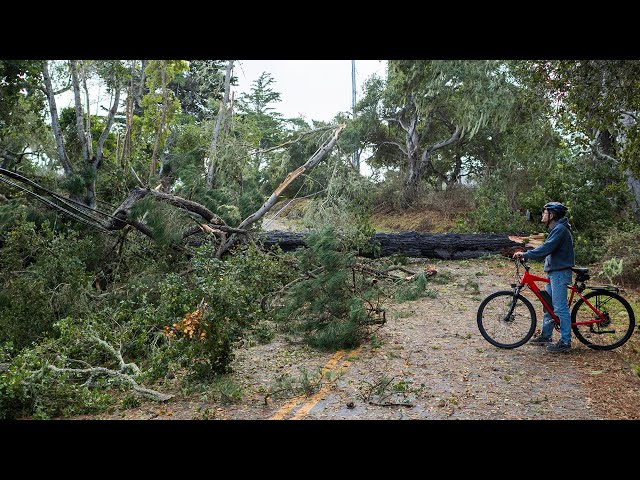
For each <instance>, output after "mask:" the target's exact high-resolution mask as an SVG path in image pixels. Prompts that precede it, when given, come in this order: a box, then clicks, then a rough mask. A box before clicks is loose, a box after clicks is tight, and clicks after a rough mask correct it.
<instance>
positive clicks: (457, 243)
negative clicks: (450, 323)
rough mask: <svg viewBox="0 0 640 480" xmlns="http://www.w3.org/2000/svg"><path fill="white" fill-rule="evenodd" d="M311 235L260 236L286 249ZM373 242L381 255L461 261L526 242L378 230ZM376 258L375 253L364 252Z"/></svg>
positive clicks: (497, 237)
mask: <svg viewBox="0 0 640 480" xmlns="http://www.w3.org/2000/svg"><path fill="white" fill-rule="evenodd" d="M307 237H308V234H305V233H295V232H281V231H277V230H273V231H270V232H264V233H261V234H260V235H259V236H258V239H259V240H260V241H261V242H263V243H264V245H265V247H271V246H273V245H276V244H277V245H280V248H281V249H282V250H283V251H291V250H295V249H297V248H301V247H304V246H306V238H307ZM372 241H377V242H379V243H380V256H382V257H388V256H390V255H404V256H407V257H421V258H439V259H444V260H460V259H467V258H479V257H482V256H485V255H496V254H503V255H508V256H511V255H512V254H513V252H514V251H516V250H518V249H520V250H522V249H524V248H525V246H524V244H522V243H519V242H516V241H513V240H511V239H510V238H509V235H507V234H472V233H465V234H462V233H436V234H430V233H418V232H394V233H376V234H375V235H374V236H373V238H372ZM363 256H365V257H372V256H373V255H372V254H363Z"/></svg>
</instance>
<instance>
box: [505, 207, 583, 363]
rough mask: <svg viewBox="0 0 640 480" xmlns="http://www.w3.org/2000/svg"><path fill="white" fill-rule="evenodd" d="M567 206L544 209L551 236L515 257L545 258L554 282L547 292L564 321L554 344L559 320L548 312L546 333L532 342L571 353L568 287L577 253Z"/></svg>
mask: <svg viewBox="0 0 640 480" xmlns="http://www.w3.org/2000/svg"><path fill="white" fill-rule="evenodd" d="M566 213H567V207H566V206H564V205H563V204H562V203H560V202H549V203H547V204H546V205H545V206H544V211H543V212H542V219H541V220H540V221H541V222H542V223H544V224H545V225H546V227H547V229H548V230H549V235H548V236H547V239H546V240H545V241H544V243H543V244H542V245H540V246H539V247H537V248H534V249H533V250H529V251H528V252H516V253H514V254H513V258H523V259H525V260H541V259H543V258H544V271H545V272H546V273H547V277H548V278H549V281H550V283H548V284H547V287H546V290H547V292H548V293H549V295H551V300H552V302H553V311H554V313H555V314H556V316H557V317H558V319H560V339H559V340H558V342H557V343H552V341H551V335H552V333H553V328H554V326H555V321H554V320H553V318H552V317H551V315H549V313H547V312H546V310H545V312H544V317H543V319H542V332H541V333H540V335H538V337H536V338H535V339H533V340H531V343H532V344H536V345H545V344H546V345H547V351H549V352H554V353H556V352H568V351H569V350H570V349H571V316H570V314H569V302H568V300H567V285H570V284H571V279H572V272H571V267H573V266H574V265H575V257H574V252H573V236H572V235H571V225H570V224H569V220H568V219H567V217H566V216H565V215H566Z"/></svg>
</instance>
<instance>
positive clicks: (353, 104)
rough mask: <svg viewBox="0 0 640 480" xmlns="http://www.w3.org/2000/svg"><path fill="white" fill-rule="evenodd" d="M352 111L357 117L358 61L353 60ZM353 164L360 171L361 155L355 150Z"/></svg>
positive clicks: (354, 116)
mask: <svg viewBox="0 0 640 480" xmlns="http://www.w3.org/2000/svg"><path fill="white" fill-rule="evenodd" d="M351 112H352V114H353V119H354V120H355V118H356V61H355V60H351ZM352 163H353V166H354V167H356V169H357V170H358V172H360V156H359V155H358V152H357V151H355V152H353V160H352Z"/></svg>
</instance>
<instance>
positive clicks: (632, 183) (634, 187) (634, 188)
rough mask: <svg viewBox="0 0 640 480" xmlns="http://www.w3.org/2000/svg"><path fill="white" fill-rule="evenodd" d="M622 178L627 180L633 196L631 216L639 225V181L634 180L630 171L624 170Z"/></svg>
mask: <svg viewBox="0 0 640 480" xmlns="http://www.w3.org/2000/svg"><path fill="white" fill-rule="evenodd" d="M624 176H625V178H626V179H627V186H628V187H629V191H630V192H631V194H632V195H633V199H632V200H631V209H632V210H633V215H634V217H635V219H636V222H638V223H640V180H638V179H636V178H635V177H634V176H633V174H632V173H631V171H630V170H625V171H624Z"/></svg>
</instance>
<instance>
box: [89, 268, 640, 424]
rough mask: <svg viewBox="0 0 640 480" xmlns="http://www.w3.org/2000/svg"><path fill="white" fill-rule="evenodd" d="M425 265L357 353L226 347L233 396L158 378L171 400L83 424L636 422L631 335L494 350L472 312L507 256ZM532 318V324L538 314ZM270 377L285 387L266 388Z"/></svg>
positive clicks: (639, 340) (507, 273) (505, 275)
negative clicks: (428, 276)
mask: <svg viewBox="0 0 640 480" xmlns="http://www.w3.org/2000/svg"><path fill="white" fill-rule="evenodd" d="M428 263H429V264H430V265H433V266H434V267H435V268H436V269H437V271H438V273H437V275H436V277H437V279H436V277H433V279H432V280H431V282H430V284H429V285H428V289H429V290H430V291H432V295H431V296H427V297H423V298H421V299H418V300H415V301H408V302H404V303H399V304H394V305H388V306H387V311H386V319H387V323H386V324H385V325H384V326H383V327H382V328H380V329H378V330H377V331H376V332H375V333H374V334H373V335H372V336H371V338H370V339H369V340H368V341H367V342H366V343H364V344H363V345H362V346H361V347H359V348H357V349H354V350H348V351H341V352H318V351H315V350H313V349H311V348H309V347H307V346H305V345H302V344H291V343H289V342H287V341H286V340H285V339H283V338H279V337H276V339H274V340H273V341H272V342H270V343H267V344H247V345H244V346H242V347H240V348H239V349H238V350H237V351H236V358H235V360H234V362H233V373H232V374H230V382H229V385H232V386H234V389H233V391H232V392H231V393H230V394H229V395H228V398H227V399H226V401H222V399H220V398H219V396H216V395H213V394H211V393H210V392H200V393H198V394H190V395H188V396H184V395H181V394H180V393H179V391H177V390H175V391H174V392H172V389H174V387H175V385H176V384H175V383H174V382H175V380H173V381H172V380H167V381H166V383H165V385H160V386H155V387H154V388H157V389H158V390H161V391H164V392H166V393H170V392H172V393H176V396H175V397H174V398H173V399H171V400H169V401H168V402H166V403H163V404H159V403H155V402H145V403H143V404H142V405H140V406H138V407H136V408H130V409H126V410H121V409H116V410H115V411H112V412H111V413H109V414H103V415H100V416H97V417H86V416H85V417H82V418H93V419H136V420H141V419H162V420H172V419H179V420H198V419H199V420H267V419H279V420H286V419H303V420H342V419H345V420H408V419H422V420H448V419H451V420H454V419H459V420H499V419H507V420H510V419H511V420H515V419H525V420H548V419H566V420H569V419H571V420H622V419H625V420H637V419H640V408H638V406H639V405H640V377H639V376H638V373H636V369H637V368H638V367H637V366H638V365H639V364H640V333H639V331H638V328H636V330H635V333H634V334H633V336H632V338H631V339H630V340H629V342H627V344H625V345H624V346H623V347H620V348H618V349H616V350H613V351H595V350H591V349H589V348H587V347H586V346H584V345H582V344H581V343H579V342H578V341H577V340H576V339H575V338H574V339H573V349H572V350H571V351H570V352H569V353H561V354H552V353H548V352H546V350H545V348H544V347H540V346H534V345H528V344H527V345H523V346H522V347H520V348H516V349H512V350H503V349H499V348H496V347H494V346H492V345H491V344H489V343H488V342H487V341H486V340H484V338H483V337H482V336H481V335H480V333H479V331H478V328H477V325H476V312H477V308H478V306H479V304H480V302H481V301H482V299H484V298H485V297H486V296H487V295H488V294H490V293H492V292H494V291H496V290H503V289H505V288H507V289H508V288H509V284H510V283H512V281H513V277H514V273H515V269H514V266H513V263H512V262H510V261H509V260H508V259H506V258H505V259H501V258H492V259H479V260H462V261H461V260H458V261H434V260H428ZM426 264H427V261H425V263H424V264H415V265H412V266H411V268H414V269H419V268H422V267H424V266H425V265H426ZM534 270H535V268H534ZM538 273H540V274H542V271H541V268H540V272H538ZM621 293H622V294H623V296H625V297H627V298H628V299H629V300H635V301H636V302H637V301H638V298H640V295H639V292H638V291H630V290H623V291H622V292H621ZM638 313H639V312H638V311H636V318H637V317H638ZM537 314H538V321H539V322H540V321H541V319H542V310H541V308H537ZM554 335H555V336H554V339H557V333H555V334H554ZM305 378H306V381H305ZM278 379H280V380H281V381H280V386H282V385H285V387H283V388H280V389H278V388H277V386H276V380H278ZM287 379H289V380H290V381H292V382H293V383H292V384H293V385H306V386H307V387H308V391H307V393H306V394H301V395H298V396H296V395H295V393H299V392H296V391H295V390H292V389H287V388H286V383H284V382H285V380H287ZM296 382H297V383H296ZM234 392H235V393H234Z"/></svg>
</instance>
